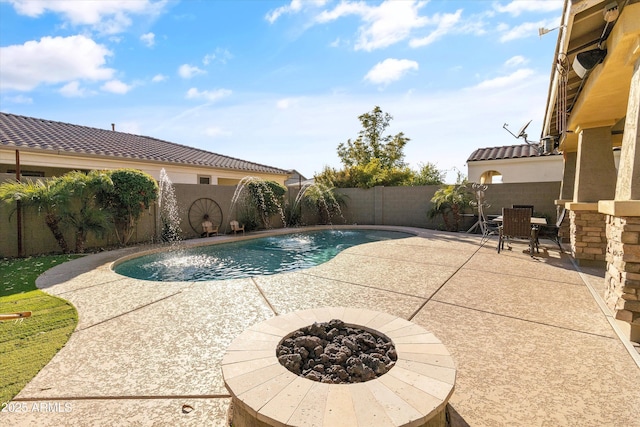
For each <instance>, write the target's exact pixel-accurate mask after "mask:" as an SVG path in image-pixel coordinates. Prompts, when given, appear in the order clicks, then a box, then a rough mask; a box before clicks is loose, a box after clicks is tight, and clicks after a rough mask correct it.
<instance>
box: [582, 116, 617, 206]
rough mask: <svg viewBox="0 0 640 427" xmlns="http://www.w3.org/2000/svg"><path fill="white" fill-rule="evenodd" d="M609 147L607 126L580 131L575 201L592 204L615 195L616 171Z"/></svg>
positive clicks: (609, 136) (609, 134) (609, 135)
mask: <svg viewBox="0 0 640 427" xmlns="http://www.w3.org/2000/svg"><path fill="white" fill-rule="evenodd" d="M611 148H612V143H611V128H610V127H599V128H591V129H583V130H582V131H581V132H580V135H579V137H578V157H577V160H576V172H575V174H576V178H575V181H574V188H573V201H574V202H575V203H593V202H598V201H599V200H609V199H611V198H612V197H613V196H614V194H615V190H616V175H617V172H616V165H615V162H614V160H613V151H612V149H611Z"/></svg>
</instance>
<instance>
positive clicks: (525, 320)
mask: <svg viewBox="0 0 640 427" xmlns="http://www.w3.org/2000/svg"><path fill="white" fill-rule="evenodd" d="M433 301H434V302H439V303H440V304H445V305H450V306H453V307H460V308H464V309H467V310H472V311H475V312H478V313H485V314H491V315H494V316H500V317H505V318H507V319H514V320H520V321H522V322H527V323H535V324H537V325H542V326H548V327H550V328H557V329H563V330H565V331H569V332H577V333H579V334H585V335H591V336H594V337H600V338H606V339H609V340H613V339H615V337H612V336H607V335H602V334H596V333H595V332H588V331H581V330H579V329H574V328H567V327H566V326H559V325H553V324H551V323H545V322H541V321H538V320H533V319H524V318H522V317H518V316H511V315H509V314H503V313H496V312H494V311H488V310H481V309H479V308H473V307H468V306H466V305H460V304H454V303H451V302H446V301H440V300H437V299H434V300H433Z"/></svg>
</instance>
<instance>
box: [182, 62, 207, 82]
mask: <svg viewBox="0 0 640 427" xmlns="http://www.w3.org/2000/svg"><path fill="white" fill-rule="evenodd" d="M205 73H206V71H204V70H202V69H200V68H198V67H195V66H192V65H189V64H183V65H181V66H180V68H178V74H179V75H180V77H182V78H183V79H190V78H191V77H193V76H197V75H198V74H205Z"/></svg>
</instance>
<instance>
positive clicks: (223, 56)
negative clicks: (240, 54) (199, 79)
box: [202, 48, 233, 65]
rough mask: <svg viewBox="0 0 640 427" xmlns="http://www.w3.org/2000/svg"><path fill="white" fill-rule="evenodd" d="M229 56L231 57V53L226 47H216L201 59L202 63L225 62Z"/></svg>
mask: <svg viewBox="0 0 640 427" xmlns="http://www.w3.org/2000/svg"><path fill="white" fill-rule="evenodd" d="M231 58H233V55H232V54H231V52H229V51H228V50H227V49H222V48H217V49H216V50H215V52H214V53H209V54H207V55H205V57H204V58H203V59H202V63H203V64H204V65H209V64H210V63H211V62H214V61H216V62H219V63H221V64H226V63H227V61H228V60H230V59H231Z"/></svg>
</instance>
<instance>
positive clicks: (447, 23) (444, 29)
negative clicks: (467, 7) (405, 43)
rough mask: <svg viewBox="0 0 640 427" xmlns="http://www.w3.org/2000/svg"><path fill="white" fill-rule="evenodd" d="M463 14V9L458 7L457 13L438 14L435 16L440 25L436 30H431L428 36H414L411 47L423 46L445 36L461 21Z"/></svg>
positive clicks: (434, 18) (410, 43)
mask: <svg viewBox="0 0 640 427" xmlns="http://www.w3.org/2000/svg"><path fill="white" fill-rule="evenodd" d="M461 15H462V9H458V10H457V11H456V13H445V14H443V15H440V14H437V15H435V16H434V17H433V20H434V21H437V22H438V26H437V28H436V29H435V30H433V31H432V32H431V34H429V35H428V36H426V37H422V38H414V39H412V40H411V41H410V42H409V45H410V46H411V47H421V46H426V45H429V44H431V43H433V42H434V41H436V40H438V39H439V38H441V37H443V36H445V35H446V34H448V33H449V32H451V31H452V30H453V29H454V28H455V27H456V24H457V23H458V22H459V21H460V16H461Z"/></svg>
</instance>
